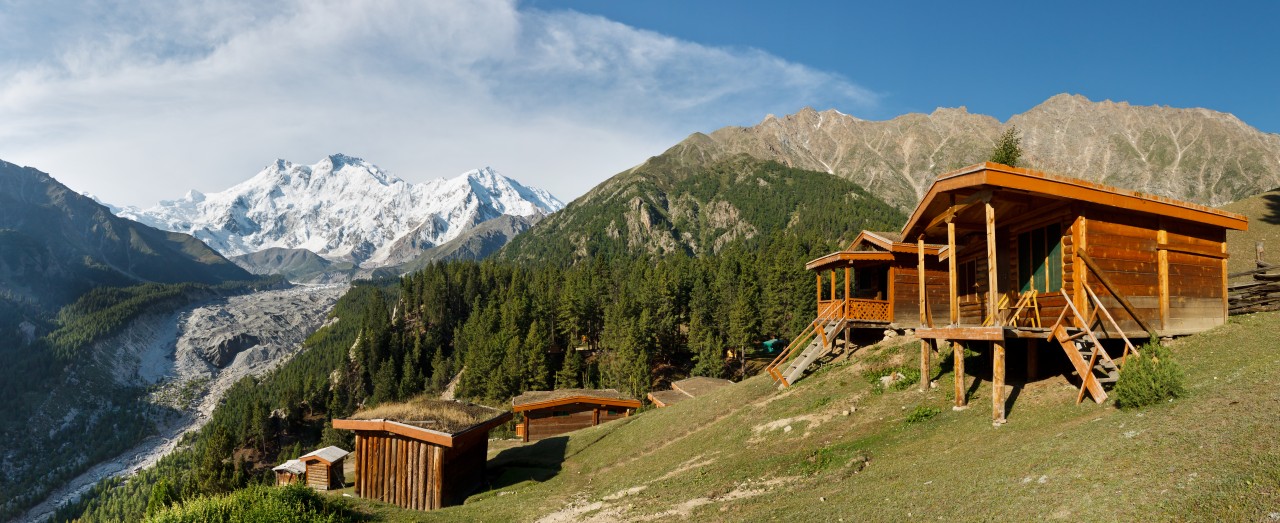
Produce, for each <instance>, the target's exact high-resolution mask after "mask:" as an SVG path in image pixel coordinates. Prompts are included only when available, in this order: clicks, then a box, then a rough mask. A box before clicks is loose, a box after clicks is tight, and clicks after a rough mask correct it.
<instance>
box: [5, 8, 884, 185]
mask: <svg viewBox="0 0 1280 523" xmlns="http://www.w3.org/2000/svg"><path fill="white" fill-rule="evenodd" d="M3 2H4V0H0V5H3V7H2V8H0V27H6V28H17V29H16V30H14V31H10V32H8V33H0V34H4V36H0V159H4V160H8V161H11V162H15V163H21V164H25V165H31V166H33V167H36V168H39V169H41V170H44V171H46V172H50V173H51V174H53V175H54V176H55V177H57V178H59V179H60V180H62V181H63V182H64V183H67V184H68V185H70V186H71V187H72V188H75V189H77V190H82V191H88V192H93V193H95V194H98V195H99V196H101V197H102V198H103V199H105V200H106V201H111V202H113V203H121V204H136V205H146V204H150V203H153V202H154V201H156V200H158V199H161V198H171V197H175V196H178V195H180V194H182V193H183V192H185V191H186V190H187V189H188V188H197V189H200V190H203V191H217V190H221V189H223V188H226V187H227V186H229V185H231V184H233V183H235V182H238V181H240V180H242V179H244V178H247V177H248V176H250V175H252V174H253V173H255V172H257V170H258V169H260V168H261V167H262V166H263V165H266V164H267V163H269V162H271V161H272V160H274V159H275V158H278V157H280V158H286V159H290V160H293V161H297V162H307V163H310V162H313V161H316V160H318V159H319V158H321V157H323V156H324V155H326V154H329V153H333V152H343V153H347V154H352V155H356V156H361V157H364V158H365V159H368V160H370V161H372V162H374V163H377V164H379V165H381V166H382V167H384V168H387V169H389V170H391V171H392V172H395V173H396V174H398V175H400V176H401V177H403V178H405V179H407V180H410V181H419V180H422V179H425V178H428V177H437V176H454V175H456V174H459V173H461V172H463V171H465V170H468V169H471V168H476V167H480V166H483V165H492V166H493V167H495V168H497V169H498V170H500V171H502V172H503V173H505V174H507V175H509V176H513V177H515V178H517V179H520V180H522V181H524V182H526V183H530V184H533V185H536V186H540V187H543V188H546V189H548V190H550V191H552V192H553V193H555V194H557V195H558V196H560V197H561V198H564V199H566V200H567V199H569V198H573V197H576V196H578V195H580V194H581V193H582V192H584V191H586V190H587V189H589V188H590V187H592V186H594V185H595V184H596V183H599V182H600V181H602V180H603V179H605V178H606V177H608V176H610V175H612V174H614V173H616V172H618V171H621V170H623V169H625V168H627V167H630V166H632V165H635V164H637V163H639V162H641V161H643V159H644V158H646V157H648V156H651V155H653V154H657V153H659V152H661V151H662V150H663V149H665V148H666V147H668V146H670V145H672V144H674V143H675V142H676V141H678V140H680V139H681V138H683V137H684V136H685V135H687V134H688V133H690V132H692V131H699V130H701V131H706V130H711V129H714V128H716V127H719V126H722V125H727V124H741V123H748V122H754V121H756V120H758V119H759V118H761V117H762V115H764V114H765V113H769V112H775V113H784V112H791V111H794V110H796V109H798V108H799V107H801V106H803V105H816V106H819V107H823V106H839V107H841V108H842V109H844V110H846V112H848V111H849V110H850V108H852V109H855V110H856V109H866V108H869V107H871V106H873V105H874V104H875V97H874V95H872V94H871V93H869V92H867V91H865V90H864V89H862V88H860V87H858V86H857V85H854V84H853V83H851V82H849V81H848V80H846V79H844V78H841V77H839V76H836V75H832V74H829V73H825V72H822V71H817V70H814V69H811V68H808V67H805V66H803V65H799V64H794V63H789V62H786V61H784V60H781V59H779V58H777V57H775V56H772V55H769V54H767V53H764V52H761V51H757V50H751V49H726V48H716V47H707V46H702V45H698V44H695V43H691V42H687V41H682V40H678V39H675V38H671V37H668V36H664V35H661V34H656V33H653V32H650V31H644V30H639V29H636V28H632V27H629V26H626V25H623V24H619V23H616V22H613V21H610V20H607V19H604V18H601V17H598V16H590V15H584V14H580V13H575V12H566V11H556V12H547V11H538V10H533V9H528V8H523V7H521V6H519V5H518V4H515V3H512V2H508V1H500V0H488V1H461V0H459V1H444V0H433V1H430V2H418V1H405V2H396V1H382V2H378V1H370V2H318V1H300V2H297V3H294V4H274V5H273V6H272V7H271V8H270V9H265V8H263V7H262V6H261V5H260V4H261V3H260V2H243V3H230V2H209V3H173V2H154V3H152V2H142V3H138V2H125V3H120V4H112V3H92V4H88V7H86V6H84V5H78V4H77V5H73V6H67V5H57V4H50V3H46V2H38V3H32V4H25V3H10V4H3Z"/></svg>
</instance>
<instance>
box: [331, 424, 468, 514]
mask: <svg viewBox="0 0 1280 523" xmlns="http://www.w3.org/2000/svg"><path fill="white" fill-rule="evenodd" d="M445 450H446V449H445V447H441V446H439V445H433V444H430V443H427V442H425V441H418V440H415V439H412V438H407V437H404V436H400V435H397V434H391V433H386V432H369V431H361V432H357V433H356V452H355V454H356V495H358V496H360V497H363V498H368V499H376V500H378V501H382V502H385V503H391V504H393V505H397V506H400V507H404V508H408V509H414V510H432V509H436V508H440V507H442V506H445V505H444V504H443V502H444V501H445V497H444V496H443V493H444V492H443V490H444V488H443V487H444V483H445V481H444V474H443V471H442V465H443V464H444V463H443V462H444V454H445ZM479 467H480V470H481V472H482V473H483V470H484V463H483V461H482V462H481V463H480V464H479ZM472 486H473V487H474V485H472Z"/></svg>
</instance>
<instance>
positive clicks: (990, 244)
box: [986, 202, 1001, 327]
mask: <svg viewBox="0 0 1280 523" xmlns="http://www.w3.org/2000/svg"><path fill="white" fill-rule="evenodd" d="M986 205H987V286H988V288H987V295H988V298H987V314H989V315H990V318H991V325H992V326H995V327H1000V326H1001V323H1000V315H999V313H1000V289H999V278H998V276H999V273H998V272H997V270H996V208H995V207H992V206H991V202H987V204H986Z"/></svg>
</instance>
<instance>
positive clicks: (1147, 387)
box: [1114, 343, 1187, 409]
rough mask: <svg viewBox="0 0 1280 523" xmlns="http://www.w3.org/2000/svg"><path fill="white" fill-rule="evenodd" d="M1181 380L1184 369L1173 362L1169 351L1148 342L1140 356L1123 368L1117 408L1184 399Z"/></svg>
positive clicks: (1117, 387) (1130, 357)
mask: <svg viewBox="0 0 1280 523" xmlns="http://www.w3.org/2000/svg"><path fill="white" fill-rule="evenodd" d="M1182 380H1183V378H1182V368H1181V367H1179V366H1178V363H1177V362H1175V361H1173V358H1172V357H1171V356H1170V355H1169V349H1167V348H1165V347H1164V346H1163V345H1160V344H1159V343H1148V344H1146V345H1144V346H1143V347H1142V349H1141V356H1140V357H1135V356H1129V358H1128V361H1126V362H1125V365H1124V368H1123V369H1121V371H1120V381H1118V382H1116V388H1115V391H1114V393H1115V398H1116V407H1119V408H1121V409H1133V408H1139V407H1145V406H1147V405H1154V404H1156V403H1160V402H1162V401H1165V400H1168V399H1173V398H1180V397H1182V396H1185V395H1186V394H1187V389H1186V386H1185V385H1183V383H1182Z"/></svg>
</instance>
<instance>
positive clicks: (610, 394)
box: [511, 389, 635, 405]
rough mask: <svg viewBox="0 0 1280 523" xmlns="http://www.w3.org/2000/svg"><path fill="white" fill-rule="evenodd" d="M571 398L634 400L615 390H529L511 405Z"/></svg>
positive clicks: (512, 401)
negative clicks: (588, 397)
mask: <svg viewBox="0 0 1280 523" xmlns="http://www.w3.org/2000/svg"><path fill="white" fill-rule="evenodd" d="M573 396H590V397H593V398H609V399H616V400H634V399H635V398H633V397H631V396H630V395H628V394H623V393H621V392H618V391H617V390H615V389H556V390H531V391H529V392H526V393H524V394H521V395H519V396H516V397H515V399H513V400H511V404H512V405H526V404H529V403H540V402H543V401H551V400H558V399H561V398H571V397H573Z"/></svg>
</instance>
